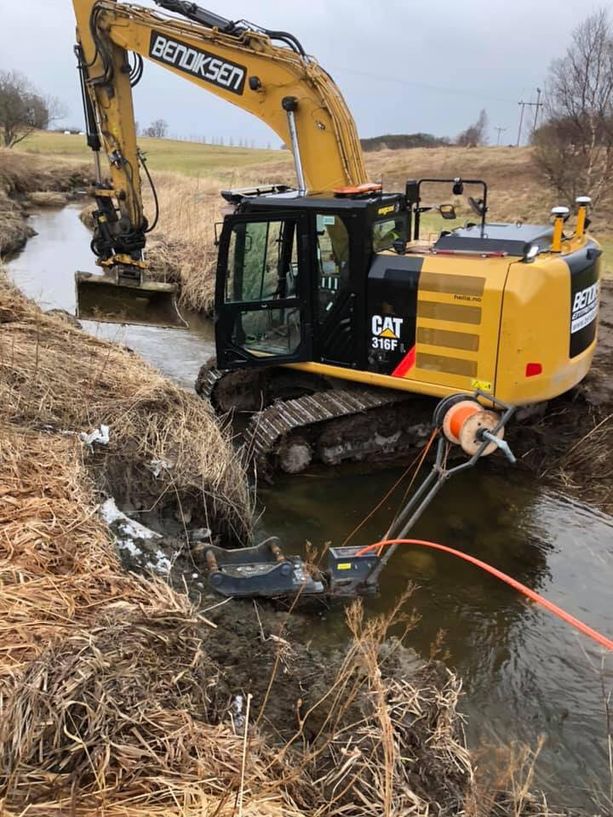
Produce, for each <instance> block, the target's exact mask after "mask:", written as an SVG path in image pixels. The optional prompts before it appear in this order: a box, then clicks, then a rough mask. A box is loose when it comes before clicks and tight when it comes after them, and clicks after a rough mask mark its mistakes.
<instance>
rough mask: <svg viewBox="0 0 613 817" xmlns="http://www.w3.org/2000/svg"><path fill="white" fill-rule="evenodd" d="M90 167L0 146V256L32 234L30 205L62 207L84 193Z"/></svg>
mask: <svg viewBox="0 0 613 817" xmlns="http://www.w3.org/2000/svg"><path fill="white" fill-rule="evenodd" d="M90 174H91V168H90V166H89V165H87V164H85V163H84V162H74V161H69V160H64V161H62V160H58V159H53V161H52V162H51V161H50V160H49V159H47V158H42V157H38V156H32V155H28V154H24V153H19V152H17V151H14V150H8V149H5V148H0V258H2V257H3V256H6V255H11V254H13V253H15V252H18V251H19V250H20V249H21V248H22V247H23V246H24V244H25V243H26V241H27V240H28V238H31V237H32V235H33V234H34V231H33V229H32V227H31V226H30V225H29V224H28V215H29V212H30V209H31V208H32V207H62V206H63V205H64V204H66V203H67V201H69V200H70V199H71V198H74V197H75V196H76V195H77V193H78V192H79V191H80V192H82V193H83V192H84V191H85V188H86V186H87V185H88V183H89V178H88V177H89V176H90Z"/></svg>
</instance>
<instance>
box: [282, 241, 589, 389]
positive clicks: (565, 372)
mask: <svg viewBox="0 0 613 817" xmlns="http://www.w3.org/2000/svg"><path fill="white" fill-rule="evenodd" d="M588 247H589V248H591V250H592V251H593V252H594V254H595V256H596V257H595V259H594V270H593V272H592V275H591V277H590V280H589V281H588V282H587V285H586V287H584V288H582V289H581V288H579V289H578V288H577V287H574V288H573V283H572V274H571V272H570V270H569V263H568V259H569V258H573V257H574V256H575V255H576V254H577V253H578V252H581V251H582V250H583V251H584V252H585V251H587V249H588ZM600 272H601V259H600V252H599V250H598V245H597V244H596V242H595V241H594V240H593V239H590V238H588V237H583V238H582V239H581V240H575V241H572V242H565V243H564V247H563V252H562V253H543V254H541V255H539V256H538V257H537V258H536V259H535V260H534V261H533V262H531V263H528V264H527V263H525V262H523V261H521V260H519V259H517V258H510V257H501V258H492V257H485V258H484V257H480V256H478V255H467V256H464V257H462V256H447V257H445V256H440V255H435V254H425V255H423V266H422V269H421V275H420V282H419V287H418V296H417V320H416V337H415V347H414V352H413V357H414V364H413V365H412V366H411V368H410V369H409V370H408V371H406V372H399V373H398V374H396V375H384V374H379V373H375V372H371V371H361V372H358V371H355V369H347V368H343V367H340V366H330V365H326V364H322V363H296V364H290V366H291V368H295V369H300V370H303V371H308V372H313V373H319V374H323V375H327V376H331V377H337V378H340V379H346V380H352V381H355V382H360V383H363V384H365V385H371V386H379V387H383V388H391V389H400V390H404V391H410V392H415V393H417V394H426V395H431V396H434V397H444V396H446V395H450V394H454V393H460V392H462V393H463V392H471V391H474V390H475V389H480V390H482V391H485V392H489V393H491V394H495V395H496V396H497V397H498V398H499V399H500V400H503V401H505V402H508V403H513V404H515V405H525V404H530V403H537V402H540V401H543V400H548V399H551V398H553V397H556V396H558V395H560V394H562V393H564V392H565V391H568V389H571V388H572V387H573V386H576V385H577V383H579V382H580V381H581V380H582V379H583V378H584V377H585V375H586V374H587V372H588V371H589V369H590V366H591V362H592V358H593V356H594V351H595V348H596V325H597V312H598V282H599V280H600ZM586 290H587V292H586ZM588 300H589V303H585V304H584V305H583V306H582V303H583V302H584V301H588ZM575 303H576V310H577V309H578V310H580V309H582V308H583V310H584V312H585V310H589V314H588V317H589V316H590V315H592V316H593V318H592V321H591V323H593V327H592V332H591V333H590V334H591V340H589V341H588V342H587V343H586V344H585V347H584V348H582V349H581V351H578V352H577V353H576V354H574V355H572V356H571V344H572V335H573V334H576V332H574V333H573V332H571V329H572V328H573V327H572V322H573V318H572V313H573V308H574V307H575ZM578 331H581V330H580V329H579V330H578Z"/></svg>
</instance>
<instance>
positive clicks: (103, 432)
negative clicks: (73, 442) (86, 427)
mask: <svg viewBox="0 0 613 817" xmlns="http://www.w3.org/2000/svg"><path fill="white" fill-rule="evenodd" d="M79 439H80V440H81V441H82V442H84V443H85V445H89V446H90V447H91V448H93V445H94V443H98V445H108V444H109V439H110V437H109V427H108V426H107V425H104V423H103V424H102V425H101V426H100V428H95V429H94V430H93V431H91V432H90V433H89V434H86V433H85V432H84V431H82V432H81V433H80V434H79Z"/></svg>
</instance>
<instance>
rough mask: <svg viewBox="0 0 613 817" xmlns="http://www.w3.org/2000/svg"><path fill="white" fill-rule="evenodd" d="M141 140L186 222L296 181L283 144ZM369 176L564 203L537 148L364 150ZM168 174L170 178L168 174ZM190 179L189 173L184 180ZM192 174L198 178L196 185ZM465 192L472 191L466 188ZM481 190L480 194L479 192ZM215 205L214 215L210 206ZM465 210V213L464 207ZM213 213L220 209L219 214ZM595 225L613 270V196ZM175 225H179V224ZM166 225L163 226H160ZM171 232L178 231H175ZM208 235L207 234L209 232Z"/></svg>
mask: <svg viewBox="0 0 613 817" xmlns="http://www.w3.org/2000/svg"><path fill="white" fill-rule="evenodd" d="M139 144H140V146H141V147H142V149H143V150H144V152H145V153H146V155H147V158H148V163H149V167H150V169H151V170H152V171H154V172H162V171H163V173H161V176H162V178H160V183H161V186H166V185H168V184H169V183H171V182H172V179H170V178H168V177H169V176H170V174H175V175H176V176H177V178H176V184H174V183H173V184H172V185H171V186H172V187H173V188H177V187H181V188H182V194H181V197H177V195H176V190H175V191H174V193H175V194H174V198H175V204H176V203H179V204H180V209H181V211H182V213H183V220H182V222H181V223H182V224H185V214H186V208H191V209H194V208H196V209H197V210H199V213H198V222H202V220H203V218H205V217H206V213H203V212H202V209H201V208H200V207H199V206H198V205H199V204H201V203H202V200H203V194H204V193H206V196H207V203H210V202H212V201H213V200H216V199H217V194H218V191H219V190H220V189H222V188H223V187H225V186H235V187H242V186H247V185H250V184H261V183H266V182H286V183H290V184H292V183H294V172H293V164H292V158H291V155H290V154H289V152H288V151H284V150H258V149H252V148H238V147H221V146H218V145H203V144H200V143H196V142H184V141H178V140H172V139H151V138H148V137H142V138H140V139H139ZM20 150H22V151H26V152H28V153H33V154H38V155H40V156H41V157H42V156H54V157H58V158H62V159H73V160H82V159H87V157H88V156H89V155H91V152H90V151H89V149H88V147H87V145H86V143H85V137H84V136H79V135H67V134H63V133H49V132H46V131H42V132H38V133H35V134H33V135H32V136H31V137H29V138H28V139H27V140H25V141H24V142H23V143H21V145H20ZM366 163H367V167H368V171H369V174H370V177H371V178H372V179H374V180H378V181H379V180H380V181H382V182H383V183H384V186H385V189H387V190H402V189H404V184H405V181H406V179H408V178H417V179H419V178H429V177H446V178H454V177H456V176H462V177H464V178H478V179H479V178H481V179H484V180H486V181H487V183H488V185H489V205H490V211H489V216H490V219H492V220H497V221H517V220H521V221H531V222H537V223H539V222H540V223H542V222H546V221H548V219H549V211H550V209H551V207H552V206H553V205H555V204H562V203H568V202H562V201H560V198H559V196H557V195H556V194H555V193H554V192H553V191H552V190H551V189H550V188H549V187H548V186H547V184H545V183H544V181H543V180H542V178H541V176H540V173H539V169H538V167H537V166H536V164H535V163H534V159H533V153H532V149H531V148H527V147H524V148H509V147H484V148H458V147H443V148H414V149H410V150H381V151H376V152H373V153H367V154H366ZM164 177H166V178H164ZM185 177H188V178H185ZM190 178H197V179H198V182H197V183H196V184H190V182H189V179H190ZM467 192H472V191H469V190H467ZM477 195H478V193H477ZM425 196H426V198H427V199H430V198H431V199H432V201H433V202H445V201H447V202H448V201H451V200H452V198H453V197H451V195H450V191H449V189H448V187H446V186H443V185H440V186H436V187H434V186H431V187H430V188H429V189H427V190H426V191H425ZM207 209H209V215H210V214H212V212H213V211H212V210H211V209H210V208H207ZM465 212H466V211H463V212H462V217H464V213H465ZM214 215H215V218H217V217H218V212H215V214H214ZM592 218H593V227H592V231H593V233H594V235H595V236H596V237H597V238H598V240H599V241H600V242H601V243H602V245H603V247H604V249H605V268H606V272H607V274H608V275H611V274H613V231H612V229H611V226H610V225H611V223H612V221H613V202H609V203H608V204H607V205H606V206H604V205H600V206H599V207H597V208H595V210H594V212H593V213H592ZM438 222H440V223H441V224H442V225H444V226H445V227H449V226H455V225H454V224H453V223H452V222H442V221H440V220H438V221H437V219H436V218H432V217H431V216H426V218H425V220H424V226H425V227H426V229H435V228H437V227H438ZM176 227H177V228H178V229H179V231H180V230H181V224H177V225H176ZM162 229H164V228H163V226H162ZM171 233H172V235H171ZM168 234H169V237H171V238H172V239H175V238H179V237H180V232H179V234H175V233H174V230H169V231H168ZM207 235H208V233H207Z"/></svg>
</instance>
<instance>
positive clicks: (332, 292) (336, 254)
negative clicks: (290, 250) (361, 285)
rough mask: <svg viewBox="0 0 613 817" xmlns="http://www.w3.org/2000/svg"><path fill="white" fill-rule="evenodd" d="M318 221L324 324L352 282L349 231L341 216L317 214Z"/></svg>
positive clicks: (320, 317)
mask: <svg viewBox="0 0 613 817" xmlns="http://www.w3.org/2000/svg"><path fill="white" fill-rule="evenodd" d="M315 221H316V225H315V226H316V230H317V266H318V271H319V276H318V277H319V284H318V290H319V309H318V312H319V320H320V323H321V322H323V321H324V320H325V319H326V317H327V316H328V315H329V314H330V312H331V310H332V307H333V306H334V304H335V302H336V300H337V299H338V297H339V295H340V293H341V292H342V291H343V290H344V289H345V287H346V286H347V284H348V282H349V233H348V232H347V227H346V226H345V223H344V222H343V220H342V218H341V217H340V216H339V215H330V214H328V213H317V215H316V217H315Z"/></svg>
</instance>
